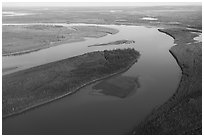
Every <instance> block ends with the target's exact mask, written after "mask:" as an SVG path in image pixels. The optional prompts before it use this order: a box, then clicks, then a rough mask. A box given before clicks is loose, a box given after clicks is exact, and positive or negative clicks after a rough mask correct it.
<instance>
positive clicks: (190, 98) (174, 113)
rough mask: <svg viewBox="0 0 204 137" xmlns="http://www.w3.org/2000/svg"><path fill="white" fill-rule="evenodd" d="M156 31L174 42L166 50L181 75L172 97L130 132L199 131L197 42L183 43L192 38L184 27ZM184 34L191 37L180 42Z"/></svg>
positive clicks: (200, 124) (200, 78) (194, 132)
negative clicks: (178, 67) (173, 59)
mask: <svg viewBox="0 0 204 137" xmlns="http://www.w3.org/2000/svg"><path fill="white" fill-rule="evenodd" d="M159 31H160V32H163V33H165V34H167V35H169V36H171V37H172V38H174V41H175V43H176V44H177V45H175V46H173V47H171V48H170V50H169V52H170V53H171V54H172V56H173V57H174V58H175V60H176V61H177V63H178V65H179V66H180V68H181V70H182V77H181V80H180V83H179V86H178V88H177V90H176V92H175V93H174V94H173V96H172V97H171V98H170V99H169V100H168V101H167V102H165V103H164V104H163V105H161V106H160V107H158V108H156V109H154V110H153V112H152V113H151V114H150V115H148V117H147V118H146V119H145V120H144V121H143V122H142V123H140V124H139V125H138V126H136V127H135V128H134V130H133V131H131V134H138V135H139V134H148V135H152V134H155V135H156V134H202V107H201V106H202V82H201V81H202V50H201V43H192V44H188V45H187V43H189V41H190V42H192V41H193V40H192V39H193V37H194V35H190V34H189V33H190V32H188V31H186V30H182V29H178V30H174V29H159ZM185 36H186V37H190V38H191V40H189V39H187V40H186V41H182V40H181V39H183V37H185ZM188 40H189V41H188ZM191 121H193V122H191ZM173 125H174V126H173Z"/></svg>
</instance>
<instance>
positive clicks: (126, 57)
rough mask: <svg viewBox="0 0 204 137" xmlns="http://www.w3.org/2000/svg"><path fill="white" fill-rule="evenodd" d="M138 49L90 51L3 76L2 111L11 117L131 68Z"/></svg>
mask: <svg viewBox="0 0 204 137" xmlns="http://www.w3.org/2000/svg"><path fill="white" fill-rule="evenodd" d="M138 57H139V52H137V51H135V50H134V49H124V50H120V49H118V50H112V51H107V50H105V51H98V52H92V53H86V54H83V55H80V56H76V57H72V58H69V59H65V60H62V61H58V62H53V63H49V64H46V65H42V66H38V67H34V68H31V69H27V70H23V71H19V72H16V73H12V74H9V75H5V76H3V79H2V85H3V87H2V95H3V97H2V100H3V104H2V109H3V111H2V113H3V117H7V116H10V115H13V114H16V113H20V112H23V111H24V110H27V109H30V108H33V107H35V106H38V105H41V104H44V103H47V102H50V101H53V100H55V99H58V98H61V97H63V96H64V95H68V94H71V93H73V92H75V91H76V90H78V89H79V88H81V87H83V86H85V85H87V84H90V83H92V82H94V81H96V80H99V79H102V78H106V77H108V76H112V75H115V74H118V73H121V72H123V71H125V70H127V69H128V68H129V67H130V66H131V65H132V64H134V63H135V62H136V61H137V59H138Z"/></svg>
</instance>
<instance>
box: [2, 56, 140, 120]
mask: <svg viewBox="0 0 204 137" xmlns="http://www.w3.org/2000/svg"><path fill="white" fill-rule="evenodd" d="M137 60H138V58H136V59H135V60H133V61H132V63H130V65H128V66H127V67H126V68H124V69H122V70H119V71H118V72H115V73H112V74H109V75H107V76H104V77H101V78H98V79H95V80H92V81H90V82H87V83H85V84H83V85H81V86H79V87H78V88H76V89H75V90H73V91H70V92H68V93H66V94H64V95H61V96H58V97H56V98H53V99H50V100H47V101H44V102H41V103H38V104H35V105H32V106H30V107H27V108H25V109H23V110H20V111H17V112H15V113H10V114H7V115H4V116H2V118H3V119H6V118H9V117H12V116H14V115H19V114H22V113H24V112H26V111H29V110H31V109H34V108H37V107H40V106H42V105H45V104H48V103H52V102H54V101H56V100H58V99H61V98H64V97H66V96H68V95H71V94H74V93H76V92H77V91H78V90H80V89H81V88H83V87H85V86H88V85H90V84H93V83H95V82H98V81H101V80H103V79H107V78H110V77H113V76H116V75H119V74H121V73H123V72H125V71H127V70H128V69H129V68H131V66H132V65H133V64H135V63H136V62H137Z"/></svg>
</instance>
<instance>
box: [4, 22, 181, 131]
mask: <svg viewBox="0 0 204 137" xmlns="http://www.w3.org/2000/svg"><path fill="white" fill-rule="evenodd" d="M107 27H113V28H116V29H118V30H120V32H119V33H117V34H115V35H108V36H106V37H101V38H89V39H87V40H86V41H83V42H77V43H69V44H63V45H60V46H56V47H53V48H49V49H45V50H40V51H38V52H33V53H30V54H25V55H22V56H15V57H3V67H4V66H18V67H19V68H20V69H25V68H29V67H32V66H36V65H40V64H45V63H48V62H53V61H57V60H61V59H64V58H68V57H72V56H76V55H80V54H83V53H86V52H91V51H96V50H104V49H114V48H127V47H130V48H135V49H136V50H138V51H139V52H140V54H141V56H140V58H139V60H138V62H136V63H135V64H134V65H133V66H132V67H131V68H130V69H129V70H128V71H126V72H125V73H123V74H121V75H119V76H118V78H116V77H115V79H112V80H111V79H110V80H109V81H102V82H97V83H94V84H91V85H89V86H86V87H85V88H83V89H81V90H79V91H78V92H77V93H75V94H73V95H70V96H67V97H65V98H63V99H60V100H57V101H55V102H52V103H50V104H47V105H44V106H42V107H39V108H36V109H33V110H31V111H27V112H26V113H24V114H21V115H18V116H15V117H11V118H8V119H5V120H3V133H4V134H8V133H9V134H124V133H126V132H127V131H129V130H130V129H132V128H133V127H134V126H135V125H137V124H138V123H139V122H140V121H142V120H143V119H144V118H145V117H146V116H147V115H148V114H149V113H150V112H151V111H152V109H153V108H155V107H156V106H159V105H161V104H162V103H164V102H165V101H167V100H168V99H169V98H170V97H171V96H172V95H173V93H174V92H175V91H176V88H177V86H178V84H179V81H180V74H181V70H180V68H179V66H178V65H177V63H176V61H175V59H174V58H173V57H172V55H171V54H170V53H169V48H170V47H171V46H173V38H171V37H169V36H168V35H166V34H163V33H160V32H158V30H157V29H155V28H146V27H141V26H123V25H122V26H116V25H107ZM121 39H127V40H134V41H135V43H132V44H125V45H119V46H118V45H117V46H114V45H110V46H100V47H98V46H93V47H88V46H89V45H93V44H96V43H107V42H111V41H116V40H121ZM19 68H18V69H19ZM137 77H139V79H138V82H139V84H140V86H139V87H138V86H137V84H135V83H134V80H133V79H131V78H137ZM125 80H128V81H130V83H129V82H126V81H125ZM106 84H109V85H106ZM120 84H121V85H120ZM112 86H116V87H114V89H116V90H119V91H120V92H121V93H117V92H112V91H110V92H111V95H114V96H107V95H104V94H103V95H101V96H99V95H95V94H92V93H94V92H95V91H94V90H95V89H94V88H96V87H97V89H99V91H102V90H103V89H105V88H107V87H111V88H113V87H112ZM123 86H125V87H123ZM121 87H122V88H124V89H125V90H127V93H129V92H128V91H130V94H131V96H128V97H126V98H120V96H121V95H122V96H125V95H123V92H122V90H121V89H120V88H121ZM110 92H108V93H107V91H106V92H105V91H104V92H103V93H105V94H110ZM132 93H133V94H132ZM125 94H126V93H125ZM115 95H117V96H118V97H119V98H118V97H115Z"/></svg>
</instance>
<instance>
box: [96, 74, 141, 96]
mask: <svg viewBox="0 0 204 137" xmlns="http://www.w3.org/2000/svg"><path fill="white" fill-rule="evenodd" d="M138 87H139V82H138V79H137V78H134V77H127V76H116V77H113V78H109V79H106V80H103V81H101V82H100V83H98V84H97V85H95V86H94V87H93V89H96V90H99V91H97V92H99V93H101V94H104V95H109V96H115V97H119V98H125V97H127V96H128V95H129V94H130V93H131V92H132V91H133V90H134V89H135V88H138Z"/></svg>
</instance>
